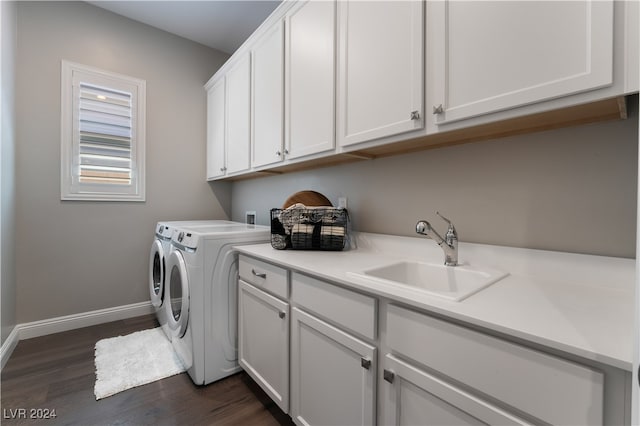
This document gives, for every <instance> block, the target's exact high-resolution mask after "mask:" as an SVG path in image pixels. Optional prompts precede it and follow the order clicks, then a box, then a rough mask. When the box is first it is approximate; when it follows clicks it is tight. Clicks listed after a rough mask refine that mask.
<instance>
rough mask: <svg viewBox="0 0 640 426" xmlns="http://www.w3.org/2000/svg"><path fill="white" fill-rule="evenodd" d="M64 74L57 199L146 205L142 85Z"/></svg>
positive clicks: (85, 72)
mask: <svg viewBox="0 0 640 426" xmlns="http://www.w3.org/2000/svg"><path fill="white" fill-rule="evenodd" d="M62 68H63V72H62V173H61V177H62V195H61V198H62V199H63V200H76V199H81V200H96V201H144V134H145V132H144V126H145V124H144V117H145V99H144V96H145V82H144V81H143V80H139V79H134V78H131V77H126V76H122V75H118V74H113V73H108V72H105V71H102V70H96V69H94V68H89V67H85V66H82V65H78V64H72V63H69V62H66V61H63V63H62Z"/></svg>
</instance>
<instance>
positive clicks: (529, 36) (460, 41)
mask: <svg viewBox="0 0 640 426" xmlns="http://www.w3.org/2000/svg"><path fill="white" fill-rule="evenodd" d="M427 19H428V22H427V31H428V33H429V34H428V36H427V38H430V39H431V40H433V45H431V44H430V45H429V47H428V52H429V58H428V63H429V64H430V66H429V70H428V72H429V73H431V72H433V73H434V75H433V77H434V81H435V84H434V86H433V88H430V90H431V89H432V90H433V92H434V94H433V98H432V100H433V103H434V105H433V112H434V114H436V117H435V121H436V123H448V122H452V121H456V120H460V119H463V118H469V117H474V116H478V115H482V114H486V113H490V112H495V111H500V110H505V109H508V108H513V107H517V106H522V105H527V104H531V103H535V102H539V101H543V100H548V99H552V98H557V97H561V96H565V95H569V94H573V93H578V92H583V91H588V90H592V89H597V88H600V87H604V86H607V85H611V84H612V82H613V74H612V70H613V1H611V0H603V1H600V0H597V1H540V2H538V1H482V2H475V1H446V2H432V3H431V2H430V3H429V6H428V11H427ZM431 96H432V95H431V94H430V95H429V97H430V98H431ZM431 107H432V106H429V108H431Z"/></svg>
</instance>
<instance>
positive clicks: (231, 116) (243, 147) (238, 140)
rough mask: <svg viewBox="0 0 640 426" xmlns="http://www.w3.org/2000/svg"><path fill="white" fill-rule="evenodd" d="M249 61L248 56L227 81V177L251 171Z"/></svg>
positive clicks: (241, 61) (228, 76)
mask: <svg viewBox="0 0 640 426" xmlns="http://www.w3.org/2000/svg"><path fill="white" fill-rule="evenodd" d="M250 71H251V68H250V59H249V55H248V54H247V55H245V56H244V57H243V58H241V59H240V61H238V63H237V64H236V65H235V66H234V67H233V68H232V69H230V70H229V72H228V73H227V75H226V79H227V94H226V96H227V98H226V105H227V135H226V150H227V165H226V168H227V170H226V172H227V174H231V173H236V172H241V171H244V170H247V169H249V149H250V137H251V121H250V119H249V113H250V102H251V98H250V96H249V95H250V87H251V86H250V84H251V82H250V80H249V75H250Z"/></svg>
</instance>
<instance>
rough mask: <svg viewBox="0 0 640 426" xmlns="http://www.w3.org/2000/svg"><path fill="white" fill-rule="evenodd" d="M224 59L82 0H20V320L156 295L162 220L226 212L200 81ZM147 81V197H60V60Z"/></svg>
mask: <svg viewBox="0 0 640 426" xmlns="http://www.w3.org/2000/svg"><path fill="white" fill-rule="evenodd" d="M227 58H228V56H227V55H226V54H224V53H222V52H218V51H216V50H212V49H210V48H207V47H204V46H202V45H199V44H196V43H193V42H190V41H187V40H185V39H182V38H179V37H176V36H173V35H170V34H168V33H165V32H162V31H159V30H157V29H154V28H151V27H149V26H146V25H143V24H140V23H137V22H134V21H131V20H129V19H126V18H123V17H121V16H118V15H115V14H113V13H111V12H108V11H105V10H103V9H100V8H97V7H95V6H92V5H89V4H86V3H83V2H19V5H18V59H17V73H18V78H17V80H18V81H17V92H16V96H17V107H16V108H17V109H16V115H17V149H16V174H17V185H16V189H17V202H16V209H17V210H16V211H17V219H16V225H17V226H16V239H17V251H16V274H17V289H18V291H17V322H18V323H24V322H30V321H35V320H40V319H47V318H53V317H57V316H63V315H69V314H74V313H80V312H86V311H91V310H95V309H103V308H109V307H114V306H121V305H127V304H131V303H136V302H144V301H147V300H149V293H148V283H147V280H148V270H147V269H148V256H149V254H148V253H149V248H150V245H151V242H152V239H153V230H154V225H155V223H156V222H157V221H158V220H184V219H226V218H228V212H229V211H230V204H229V194H230V187H229V186H228V185H224V184H223V185H217V186H213V185H210V184H208V183H207V182H206V180H205V161H204V157H205V141H206V115H205V114H206V94H205V91H204V89H203V85H204V83H206V81H207V80H208V79H209V77H211V75H213V73H214V72H215V71H216V70H217V69H218V68H219V67H220V66H221V65H222V64H223V63H224V61H225V60H226V59H227ZM62 59H67V60H69V61H72V62H78V63H81V64H84V65H89V66H94V67H99V68H102V69H105V70H107V71H113V72H116V73H122V74H125V75H130V76H132V77H137V78H141V79H145V80H146V82H147V140H146V179H147V183H146V185H147V190H146V193H147V200H146V202H144V203H133V202H77V201H65V202H62V201H60V61H61V60H62Z"/></svg>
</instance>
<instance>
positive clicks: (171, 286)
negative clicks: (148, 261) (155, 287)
mask: <svg viewBox="0 0 640 426" xmlns="http://www.w3.org/2000/svg"><path fill="white" fill-rule="evenodd" d="M167 272H168V276H167V278H168V281H167V288H166V291H167V300H168V301H170V305H169V306H170V308H169V318H168V323H169V329H170V330H171V333H172V335H173V337H182V336H184V334H185V332H186V331H187V323H188V321H189V276H188V274H187V266H186V263H185V261H184V257H183V256H182V252H181V251H179V250H173V251H172V252H171V254H170V255H169V261H168V262H167Z"/></svg>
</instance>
